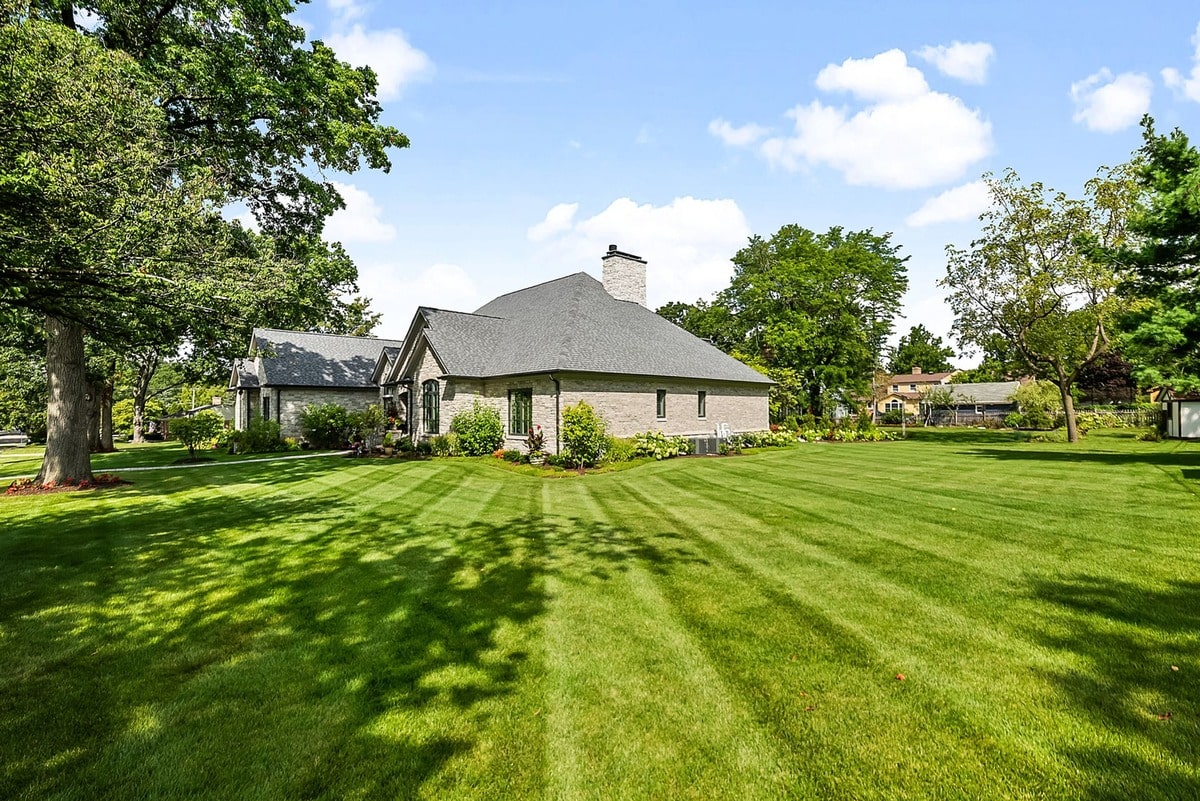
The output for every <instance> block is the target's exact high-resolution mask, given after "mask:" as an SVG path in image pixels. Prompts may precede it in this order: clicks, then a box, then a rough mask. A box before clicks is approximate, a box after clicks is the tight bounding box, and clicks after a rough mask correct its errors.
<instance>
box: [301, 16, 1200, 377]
mask: <svg viewBox="0 0 1200 801" xmlns="http://www.w3.org/2000/svg"><path fill="white" fill-rule="evenodd" d="M508 5H513V6H515V7H504V6H508ZM813 5H816V4H800V3H794V2H793V3H780V4H767V3H756V4H746V5H744V6H743V7H742V8H734V7H733V6H732V5H731V4H721V5H708V4H703V3H655V2H639V3H616V2H608V3H604V4H599V5H596V6H595V7H578V6H577V5H576V4H563V3H545V4H540V3H520V4H495V3H463V2H460V3H453V4H440V3H431V4H423V5H415V4H414V5H407V4H397V3H385V2H370V1H369V0H315V1H314V2H313V3H312V4H309V5H304V6H301V7H300V8H299V9H298V11H297V13H296V15H295V16H296V19H297V20H298V21H299V22H301V23H302V24H303V25H305V27H306V28H307V29H308V31H309V36H310V38H318V39H322V40H324V41H325V42H326V43H327V44H330V45H331V46H332V47H333V48H334V49H335V50H336V51H337V53H338V55H339V56H340V57H342V58H343V59H344V60H346V61H350V62H351V63H356V64H370V65H371V66H372V67H374V68H375V70H376V71H377V72H378V73H379V74H380V78H381V86H380V97H381V100H382V101H383V105H384V109H385V112H384V120H385V121H386V122H388V123H391V124H393V125H395V126H397V127H398V128H399V129H400V130H402V131H404V132H405V133H406V134H407V135H408V136H409V137H410V139H411V140H412V146H411V147H410V148H409V149H407V150H404V151H399V152H396V153H395V155H394V159H393V161H394V167H393V169H392V171H391V172H390V173H388V174H381V173H370V172H359V173H355V174H353V175H330V176H329V177H330V178H332V179H334V180H336V181H338V182H339V183H340V184H342V185H343V187H344V194H345V196H346V200H347V206H348V207H347V209H346V210H345V211H343V212H339V213H338V215H336V216H335V217H334V218H333V219H332V220H331V221H330V225H329V228H328V232H327V233H328V235H329V236H330V237H331V238H335V239H339V240H340V241H342V242H343V243H344V244H345V246H346V248H347V249H348V251H349V252H350V254H351V255H352V256H353V257H354V259H355V260H356V262H357V263H358V265H359V270H360V284H361V288H362V290H363V292H364V293H365V294H367V295H369V296H370V297H372V298H373V299H374V306H375V307H376V308H377V309H378V310H380V311H382V312H383V313H384V318H383V324H382V325H381V327H380V329H379V330H378V333H380V334H381V335H390V336H401V335H403V332H404V330H405V328H406V327H407V325H408V322H409V320H410V319H411V316H412V313H413V311H414V310H415V308H416V306H417V305H430V306H438V307H442V308H451V309H460V310H468V311H469V310H473V309H474V308H476V307H477V306H479V305H481V304H482V303H483V302H485V301H486V300H488V299H490V298H491V297H493V296H495V295H497V294H501V293H503V292H507V291H511V290H513V289H517V288H520V287H523V286H527V285H529V284H532V283H536V282H539V281H543V280H547V279H551V278H555V277H558V276H562V275H566V274H568V273H572V272H575V271H578V270H587V271H589V272H591V273H593V274H594V275H597V276H598V275H599V269H600V256H601V255H602V253H603V251H604V249H605V248H606V246H607V245H608V244H609V243H614V244H617V245H619V246H620V247H621V249H622V250H626V251H629V252H633V253H636V254H638V255H641V256H642V257H643V258H645V259H646V260H647V261H648V262H649V268H648V271H649V272H648V292H649V299H650V304H651V305H652V306H657V305H659V304H661V303H664V302H667V301H670V300H685V301H694V300H696V299H697V298H700V297H706V298H707V297H711V295H712V294H713V293H714V292H715V291H717V290H719V289H720V288H722V287H724V286H725V285H726V283H727V281H728V278H729V276H730V274H731V272H732V268H731V265H730V262H729V259H730V257H731V256H732V255H733V254H734V253H735V252H736V251H737V250H738V248H739V247H741V246H742V245H743V244H744V243H745V241H746V238H747V237H748V236H750V235H751V234H761V235H763V236H769V235H770V234H771V233H773V232H774V231H776V230H777V229H778V228H779V227H780V226H782V225H785V224H788V223H796V224H799V225H802V226H804V227H807V228H810V229H813V230H817V231H822V230H825V229H826V228H828V227H829V226H832V225H841V226H844V227H846V228H850V229H863V228H872V229H874V230H875V231H877V232H883V231H890V232H892V233H893V241H894V242H896V243H897V244H898V245H900V246H901V248H902V253H903V254H905V255H908V256H909V257H910V260H909V263H908V268H909V279H910V291H909V293H908V295H907V296H906V299H905V300H906V302H905V312H904V313H905V318H904V319H902V320H898V321H897V324H896V325H897V329H898V333H900V332H903V331H907V329H908V327H909V326H910V325H913V324H916V323H924V324H925V325H927V326H929V327H930V328H931V329H933V330H934V331H936V332H937V333H939V334H943V335H945V334H948V333H949V330H950V325H951V322H952V318H951V315H950V313H949V310H948V309H947V308H946V307H945V305H944V303H943V302H942V300H941V293H940V291H939V289H938V288H937V286H936V282H937V280H938V278H940V277H941V275H942V274H943V272H944V270H945V264H944V259H943V251H944V247H945V245H946V244H947V243H955V244H965V243H967V242H969V241H970V240H971V238H972V237H973V236H974V235H975V233H976V232H977V222H976V217H977V215H978V213H979V211H981V210H982V208H981V206H980V204H981V203H983V202H985V198H984V195H983V194H982V193H981V191H980V188H979V184H978V183H977V182H978V180H979V178H980V176H981V175H982V174H983V173H984V172H985V171H995V172H1000V171H1002V170H1004V169H1006V168H1008V167H1012V168H1015V169H1016V170H1017V171H1018V173H1019V174H1020V175H1021V176H1022V177H1023V178H1024V179H1025V180H1027V181H1033V180H1038V181H1042V182H1043V183H1045V184H1046V185H1048V186H1052V187H1054V188H1056V189H1061V190H1064V191H1066V192H1068V193H1070V194H1076V195H1077V194H1080V193H1081V191H1082V186H1083V183H1084V182H1085V181H1086V180H1087V179H1088V178H1089V177H1091V176H1092V175H1094V174H1095V172H1096V169H1097V168H1098V167H1099V166H1100V165H1112V164H1117V163H1120V162H1122V161H1125V160H1127V159H1128V157H1129V155H1130V153H1131V152H1132V151H1133V150H1134V149H1135V148H1136V147H1137V146H1138V145H1139V143H1140V135H1139V128H1138V126H1137V121H1138V119H1139V118H1140V117H1141V114H1142V113H1143V112H1145V111H1149V112H1150V113H1151V114H1152V115H1153V116H1154V117H1155V118H1156V120H1157V124H1158V127H1159V128H1160V129H1163V130H1165V129H1168V128H1170V127H1173V126H1179V127H1181V128H1183V129H1184V131H1185V132H1188V133H1189V134H1191V135H1192V136H1193V137H1195V138H1200V6H1198V5H1197V4H1196V3H1194V2H1160V3H1155V4H1153V5H1150V4H1136V5H1135V4H1118V3H1103V2H1048V1H1047V0H1042V2H1037V3H1033V2H1005V3H986V4H984V3H973V2H961V0H960V1H959V2H906V3H884V2H878V3H866V2H843V3H840V4H837V5H836V6H835V5H834V4H827V7H824V8H811V7H809V6H813ZM1149 8H1152V9H1153V13H1147V11H1145V10H1144V9H1149ZM969 361H970V360H969V359H967V360H964V363H966V362H969Z"/></svg>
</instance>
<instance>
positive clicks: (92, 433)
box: [86, 382, 101, 453]
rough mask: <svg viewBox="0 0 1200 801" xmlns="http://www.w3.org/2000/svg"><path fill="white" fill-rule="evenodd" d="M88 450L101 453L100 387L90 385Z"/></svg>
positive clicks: (88, 391) (88, 393) (88, 392)
mask: <svg viewBox="0 0 1200 801" xmlns="http://www.w3.org/2000/svg"><path fill="white" fill-rule="evenodd" d="M86 386H87V400H88V450H90V451H91V452H92V453H99V452H100V394H101V390H100V386H99V385H97V384H92V383H90V382H89V383H88V384H87V385H86Z"/></svg>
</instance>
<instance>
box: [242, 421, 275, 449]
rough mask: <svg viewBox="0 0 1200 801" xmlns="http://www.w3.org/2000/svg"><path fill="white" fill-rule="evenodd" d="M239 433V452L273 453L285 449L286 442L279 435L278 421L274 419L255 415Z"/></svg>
mask: <svg viewBox="0 0 1200 801" xmlns="http://www.w3.org/2000/svg"><path fill="white" fill-rule="evenodd" d="M239 433H240V434H241V436H240V437H239V438H238V451H239V452H240V453H275V452H276V451H281V450H285V449H286V447H285V445H286V443H284V441H283V440H282V439H281V438H280V436H279V423H277V422H275V421H274V420H263V419H262V418H261V417H256V418H254V419H253V420H251V421H250V423H249V424H248V425H247V426H246V428H245V429H244V430H243V431H241V432H239Z"/></svg>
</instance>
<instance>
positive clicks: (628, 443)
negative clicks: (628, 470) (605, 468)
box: [603, 436, 637, 464]
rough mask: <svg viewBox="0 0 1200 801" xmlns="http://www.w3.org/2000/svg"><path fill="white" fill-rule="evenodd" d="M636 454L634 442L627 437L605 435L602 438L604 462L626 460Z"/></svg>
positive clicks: (614, 462) (613, 462)
mask: <svg viewBox="0 0 1200 801" xmlns="http://www.w3.org/2000/svg"><path fill="white" fill-rule="evenodd" d="M635 456H637V450H636V443H635V441H634V440H633V439H632V438H629V437H612V436H609V437H605V438H604V457H603V461H604V463H605V464H616V463H617V462H628V461H629V460H630V459H633V458H634V457H635Z"/></svg>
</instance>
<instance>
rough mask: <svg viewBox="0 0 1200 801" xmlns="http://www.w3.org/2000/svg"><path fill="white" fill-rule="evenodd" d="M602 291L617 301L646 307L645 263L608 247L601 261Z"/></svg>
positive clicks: (613, 247) (614, 247) (612, 246)
mask: <svg viewBox="0 0 1200 801" xmlns="http://www.w3.org/2000/svg"><path fill="white" fill-rule="evenodd" d="M601 262H602V265H603V266H602V270H603V272H602V276H603V281H604V291H605V292H607V293H608V294H610V295H612V296H613V297H614V298H616V299H617V300H629V301H633V302H634V303H637V304H639V305H642V306H645V305H646V262H645V261H644V260H642V259H640V258H638V257H637V256H634V255H631V254H629V253H622V252H621V251H619V250H617V246H616V245H609V246H608V253H606V254H604V257H603V258H602V259H601Z"/></svg>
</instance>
